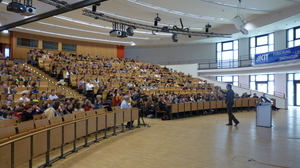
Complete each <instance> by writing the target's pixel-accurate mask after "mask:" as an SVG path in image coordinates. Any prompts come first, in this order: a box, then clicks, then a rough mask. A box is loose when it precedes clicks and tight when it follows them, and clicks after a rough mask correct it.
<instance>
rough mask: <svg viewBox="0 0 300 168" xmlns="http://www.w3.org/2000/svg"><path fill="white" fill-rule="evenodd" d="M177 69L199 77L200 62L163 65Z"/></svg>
mask: <svg viewBox="0 0 300 168" xmlns="http://www.w3.org/2000/svg"><path fill="white" fill-rule="evenodd" d="M161 66H162V67H164V66H166V67H167V68H171V69H174V70H177V71H178V72H184V73H185V74H190V75H192V76H193V77H197V68H198V64H181V65H161Z"/></svg>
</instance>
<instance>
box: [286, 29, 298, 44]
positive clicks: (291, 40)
mask: <svg viewBox="0 0 300 168" xmlns="http://www.w3.org/2000/svg"><path fill="white" fill-rule="evenodd" d="M296 46H300V27H296V28H291V29H288V30H287V47H288V48H291V47H296Z"/></svg>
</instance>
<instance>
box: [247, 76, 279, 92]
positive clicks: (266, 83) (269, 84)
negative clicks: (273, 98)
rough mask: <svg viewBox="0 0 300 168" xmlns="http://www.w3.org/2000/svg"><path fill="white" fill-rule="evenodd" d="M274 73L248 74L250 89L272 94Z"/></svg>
mask: <svg viewBox="0 0 300 168" xmlns="http://www.w3.org/2000/svg"><path fill="white" fill-rule="evenodd" d="M274 78H275V76H274V75H250V89H252V90H258V91H260V92H264V93H269V94H274V91H275V89H274V87H275V82H274Z"/></svg>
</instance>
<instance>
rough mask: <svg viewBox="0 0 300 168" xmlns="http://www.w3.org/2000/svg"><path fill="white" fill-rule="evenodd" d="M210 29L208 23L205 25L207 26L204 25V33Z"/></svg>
mask: <svg viewBox="0 0 300 168" xmlns="http://www.w3.org/2000/svg"><path fill="white" fill-rule="evenodd" d="M210 28H211V25H210V24H209V23H207V25H205V32H206V33H208V32H209V29H210Z"/></svg>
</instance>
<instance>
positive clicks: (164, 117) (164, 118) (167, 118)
mask: <svg viewBox="0 0 300 168" xmlns="http://www.w3.org/2000/svg"><path fill="white" fill-rule="evenodd" d="M161 120H170V119H169V116H168V115H163V116H162V117H161Z"/></svg>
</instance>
